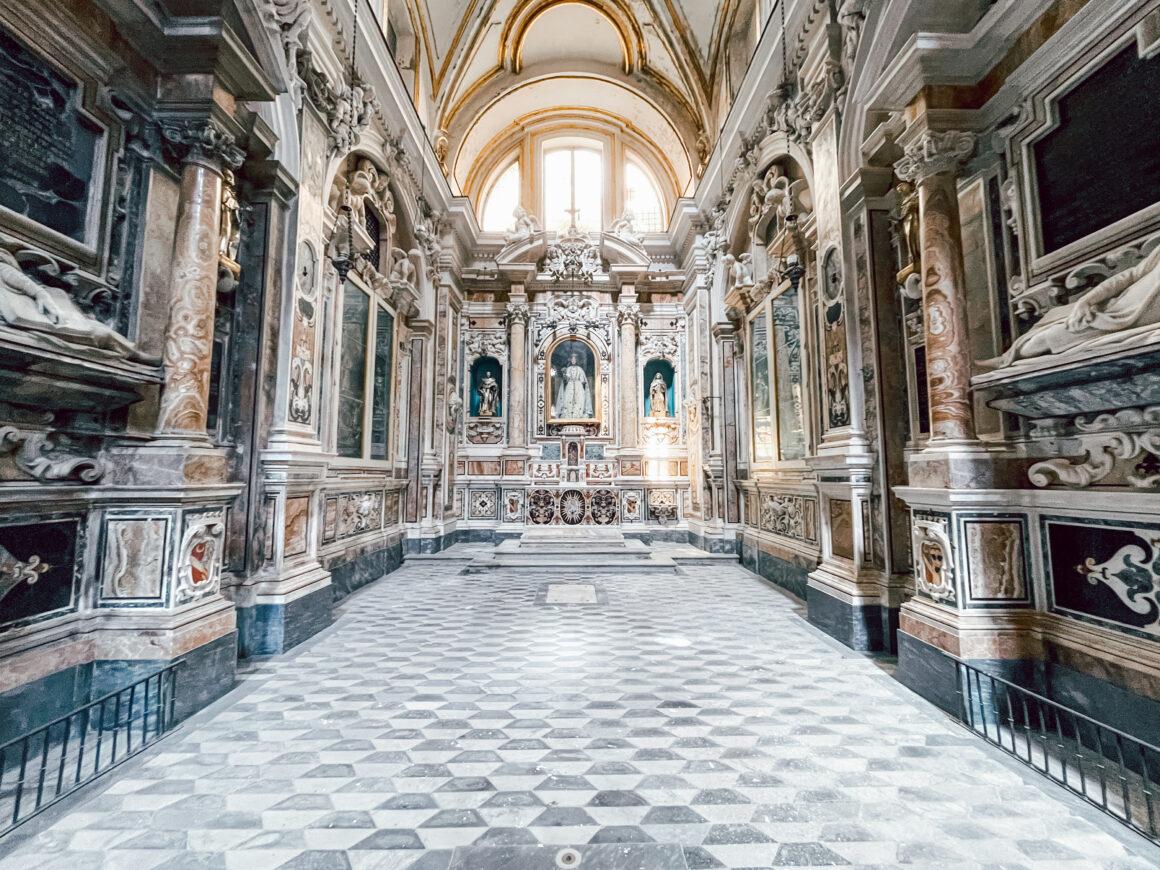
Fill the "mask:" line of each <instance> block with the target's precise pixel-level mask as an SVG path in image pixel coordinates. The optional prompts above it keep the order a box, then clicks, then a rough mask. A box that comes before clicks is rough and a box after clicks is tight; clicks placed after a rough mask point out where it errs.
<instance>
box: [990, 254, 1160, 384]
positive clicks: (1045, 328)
mask: <svg viewBox="0 0 1160 870" xmlns="http://www.w3.org/2000/svg"><path fill="white" fill-rule="evenodd" d="M1158 326H1160V245H1158V246H1157V247H1156V248H1154V249H1153V250H1152V252H1151V253H1150V254H1148V256H1147V257H1145V258H1144V259H1143V260H1141V261H1140V262H1139V263H1137V264H1136V265H1135V266H1132V267H1131V268H1128V269H1125V270H1124V271H1122V272H1118V273H1117V274H1115V275H1113V276H1112V277H1110V278H1108V279H1106V280H1105V281H1102V282H1100V283H1099V284H1097V285H1096V286H1095V287H1093V288H1092V289H1091V290H1089V291H1088V292H1087V293H1085V294H1084V295H1083V296H1081V297H1079V298H1078V299H1076V300H1075V301H1074V302H1071V303H1069V304H1067V305H1060V306H1059V307H1058V308H1052V309H1051V310H1050V311H1048V312H1047V314H1045V315H1043V318H1042V319H1041V320H1040V321H1039V322H1038V323H1036V324H1035V325H1034V326H1033V327H1031V329H1030V330H1028V331H1027V333H1026V334H1025V335H1022V336H1020V337H1019V338H1017V339H1016V340H1015V343H1014V344H1012V345H1011V347H1010V348H1008V350H1007V352H1006V353H1005V354H1003V355H1002V356H998V357H995V358H994V359H990V360H985V361H983V362H982V363H980V364H981V365H984V366H987V367H990V368H998V367H1002V366H1009V365H1013V364H1015V363H1017V362H1019V361H1022V360H1028V359H1033V358H1035V357H1040V356H1046V355H1048V354H1062V353H1078V352H1080V351H1082V350H1087V349H1092V350H1094V349H1096V348H1099V347H1101V346H1106V345H1113V344H1117V343H1120V342H1122V341H1124V340H1125V339H1127V338H1128V337H1129V336H1131V335H1132V334H1134V333H1136V332H1139V331H1142V330H1144V329H1146V328H1149V327H1152V328H1155V327H1158Z"/></svg>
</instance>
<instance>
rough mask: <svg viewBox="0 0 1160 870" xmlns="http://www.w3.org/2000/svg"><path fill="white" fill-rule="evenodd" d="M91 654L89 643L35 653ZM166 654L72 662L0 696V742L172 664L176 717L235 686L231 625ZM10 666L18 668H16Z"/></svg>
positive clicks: (234, 638)
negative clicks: (178, 664)
mask: <svg viewBox="0 0 1160 870" xmlns="http://www.w3.org/2000/svg"><path fill="white" fill-rule="evenodd" d="M230 622H231V623H232V620H230ZM82 647H83V648H82ZM91 650H92V647H91V646H90V645H88V644H76V643H72V642H68V643H65V644H64V645H59V644H58V645H52V646H49V647H47V648H44V649H43V650H41V651H39V654H41V655H44V656H51V657H54V658H57V657H59V658H57V661H68V660H69V659H70V658H72V659H76V658H85V657H86V656H85V653H86V652H90V651H91ZM168 652H169V655H168V656H166V657H158V658H132V659H130V658H96V659H91V660H88V661H74V662H73V663H71V664H68V665H67V666H65V667H61V668H58V669H56V670H53V671H52V672H51V673H47V674H44V675H43V676H40V677H37V678H35V679H32V680H29V681H27V682H24V683H22V684H20V685H17V686H14V687H12V688H10V689H8V690H7V691H4V692H0V744H2V743H5V742H6V741H8V740H11V739H13V738H15V737H19V736H20V735H22V734H26V733H28V732H29V731H32V730H34V729H36V728H39V727H41V726H42V725H45V724H47V723H49V722H51V721H53V720H55V719H58V718H59V717H61V716H64V715H65V714H67V713H69V712H71V711H72V710H75V709H77V708H78V707H81V706H83V705H84V704H87V703H89V702H90V701H93V700H95V699H97V698H100V697H102V696H104V695H107V694H109V693H111V692H115V691H118V690H119V689H123V688H126V687H127V686H129V685H131V684H132V683H134V682H136V681H138V680H143V679H145V677H147V676H149V675H151V674H154V673H157V672H158V671H160V670H161V669H162V668H164V667H167V666H168V665H170V664H172V663H173V662H175V661H180V662H182V664H181V667H180V670H179V671H178V673H177V695H176V698H175V702H174V711H175V714H176V716H177V717H178V719H185V718H186V717H188V716H191V715H193V714H194V713H196V712H197V711H198V710H200V709H202V708H203V707H205V706H207V705H209V704H211V703H213V702H214V701H216V700H217V699H218V698H220V697H221V696H223V695H224V694H226V692H228V691H229V690H230V689H232V688H233V687H234V682H235V677H236V672H237V658H238V635H237V631H236V630H234V629H233V628H232V626H231V629H230V630H229V631H228V632H227V633H225V634H222V635H220V636H217V637H215V638H213V639H212V640H209V641H208V642H205V643H202V644H200V645H198V646H194V647H192V648H190V649H188V650H186V651H183V652H179V653H176V654H175V653H174V650H172V649H171V650H169V651H168ZM76 653H79V655H76ZM25 655H27V654H25ZM21 658H23V656H22V657H21ZM14 667H16V668H17V669H22V668H21V666H20V665H19V664H18V665H14Z"/></svg>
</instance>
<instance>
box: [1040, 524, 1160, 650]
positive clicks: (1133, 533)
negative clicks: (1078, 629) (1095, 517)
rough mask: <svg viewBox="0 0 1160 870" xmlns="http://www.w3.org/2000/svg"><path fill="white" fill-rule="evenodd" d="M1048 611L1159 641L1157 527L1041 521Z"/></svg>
mask: <svg viewBox="0 0 1160 870" xmlns="http://www.w3.org/2000/svg"><path fill="white" fill-rule="evenodd" d="M1042 536H1043V539H1044V549H1045V553H1044V556H1045V559H1044V562H1045V566H1046V570H1047V581H1048V591H1049V593H1050V596H1051V606H1052V609H1053V610H1055V611H1057V612H1061V613H1064V614H1066V615H1068V616H1073V617H1075V618H1078V619H1082V620H1085V621H1089V622H1098V623H1102V624H1104V625H1107V626H1110V627H1113V628H1119V629H1122V630H1126V631H1130V632H1132V633H1134V634H1139V635H1142V636H1145V637H1153V638H1156V637H1160V526H1156V525H1145V524H1142V523H1141V524H1131V523H1117V522H1111V521H1108V522H1104V523H1098V524H1097V523H1094V522H1092V521H1091V520H1086V519H1081V518H1071V517H1045V518H1044V519H1043V520H1042Z"/></svg>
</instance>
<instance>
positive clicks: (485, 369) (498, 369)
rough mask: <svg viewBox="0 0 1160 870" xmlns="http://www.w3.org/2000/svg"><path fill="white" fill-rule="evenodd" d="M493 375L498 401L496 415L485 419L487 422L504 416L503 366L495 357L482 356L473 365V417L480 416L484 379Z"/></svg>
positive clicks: (496, 400) (496, 401) (496, 402)
mask: <svg viewBox="0 0 1160 870" xmlns="http://www.w3.org/2000/svg"><path fill="white" fill-rule="evenodd" d="M489 374H490V375H491V376H492V377H493V378H495V383H496V399H495V414H493V415H491V416H488V417H484V418H483V419H485V420H492V419H497V418H499V417H502V416H503V366H501V365H500V363H499V360H497V359H496V358H495V357H493V356H481V357H480V358H479V359H477V360H476V361H475V362H473V363H472V364H471V416H472V417H478V416H479V398H480V396H479V385H480V384H481V383H483V379H484V377H486V376H487V375H489Z"/></svg>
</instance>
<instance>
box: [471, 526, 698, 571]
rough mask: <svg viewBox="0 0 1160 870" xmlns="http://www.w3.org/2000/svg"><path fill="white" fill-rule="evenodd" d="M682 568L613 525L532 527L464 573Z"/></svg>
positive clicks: (500, 546) (472, 562)
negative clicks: (626, 535)
mask: <svg viewBox="0 0 1160 870" xmlns="http://www.w3.org/2000/svg"><path fill="white" fill-rule="evenodd" d="M678 570H679V566H678V565H677V563H676V561H675V560H673V559H672V558H671V557H670V556H668V555H666V554H664V553H659V552H656V551H654V550H652V549H650V548H649V547H648V546H646V545H645V544H644V542H643V541H640V540H637V539H635V538H625V537H624V535H623V534H622V533H621V532H619V531H616V530H614V529H600V528H591V527H584V528H567V527H565V528H552V529H532V530H529V531H526V532H524V533H523V535H522V536H521V537H520V538H519V539H518V540H508V541H504V542H502V543H501V544H499V545H498V546H497V547H495V548H494V549H493V550H491V551H489V552H485V553H481V554H480V555H478V556H477V557H476V558H475V559H473V560H472V561H471V562H470V563H469V564H468V565H467V567H465V568H464V569H463V571H462V572H461V573H463V574H480V573H483V572H486V571H518V572H523V571H528V572H534V573H537V574H543V573H555V574H560V575H561V576H564V575H567V574H638V573H648V574H656V573H664V574H674V573H676V572H677V571H678Z"/></svg>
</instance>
